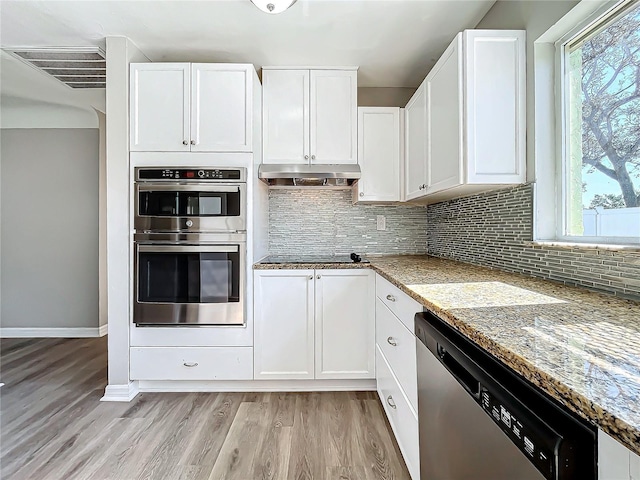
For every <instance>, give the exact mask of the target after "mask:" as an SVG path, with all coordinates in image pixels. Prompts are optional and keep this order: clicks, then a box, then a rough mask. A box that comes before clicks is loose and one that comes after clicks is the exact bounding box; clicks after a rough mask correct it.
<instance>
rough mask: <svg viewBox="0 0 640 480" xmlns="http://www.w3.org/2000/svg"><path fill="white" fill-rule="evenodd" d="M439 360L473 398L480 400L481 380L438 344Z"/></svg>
mask: <svg viewBox="0 0 640 480" xmlns="http://www.w3.org/2000/svg"><path fill="white" fill-rule="evenodd" d="M438 359H439V360H440V362H441V363H442V364H443V365H444V366H445V367H446V368H447V370H449V372H450V373H451V375H453V376H454V377H455V379H456V380H457V381H458V383H459V384H460V385H462V386H463V387H464V389H465V390H466V391H467V392H469V393H470V394H471V395H472V396H473V397H475V398H478V399H479V398H480V380H478V379H477V378H476V377H475V376H474V375H473V374H472V373H471V372H470V371H469V370H467V369H466V368H465V367H464V365H462V364H461V363H460V362H458V361H457V360H456V359H455V358H453V356H452V355H451V354H450V353H449V352H447V350H446V349H445V348H444V347H443V346H442V345H440V344H439V343H438Z"/></svg>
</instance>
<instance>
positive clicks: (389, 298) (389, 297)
mask: <svg viewBox="0 0 640 480" xmlns="http://www.w3.org/2000/svg"><path fill="white" fill-rule="evenodd" d="M387 300H389V301H390V302H395V301H396V297H394V296H393V295H387Z"/></svg>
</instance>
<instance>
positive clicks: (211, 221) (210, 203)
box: [134, 183, 247, 232]
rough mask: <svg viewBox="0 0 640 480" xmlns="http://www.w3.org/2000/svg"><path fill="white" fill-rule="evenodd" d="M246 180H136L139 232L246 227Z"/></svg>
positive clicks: (234, 229)
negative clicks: (170, 181)
mask: <svg viewBox="0 0 640 480" xmlns="http://www.w3.org/2000/svg"><path fill="white" fill-rule="evenodd" d="M246 188H247V187H246V184H245V183H225V184H215V185H211V184H201V183H195V184H166V183H165V184H154V183H136V191H135V220H134V227H135V229H136V230H137V231H138V232H188V231H191V232H243V231H246V229H247V227H246V225H247V223H246V191H247V190H246Z"/></svg>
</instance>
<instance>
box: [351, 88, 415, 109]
mask: <svg viewBox="0 0 640 480" xmlns="http://www.w3.org/2000/svg"><path fill="white" fill-rule="evenodd" d="M415 91H416V89H415V88H404V87H360V88H358V106H359V107H400V108H404V107H405V105H406V104H407V102H408V101H409V99H410V98H411V96H412V95H413V94H414V93H415Z"/></svg>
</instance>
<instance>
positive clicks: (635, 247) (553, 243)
mask: <svg viewBox="0 0 640 480" xmlns="http://www.w3.org/2000/svg"><path fill="white" fill-rule="evenodd" d="M525 245H527V246H530V247H536V246H539V247H559V248H566V249H576V248H577V249H580V248H583V249H585V250H612V251H624V252H640V244H637V243H636V244H611V243H609V244H607V243H581V242H567V241H564V240H534V241H532V242H526V243H525Z"/></svg>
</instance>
